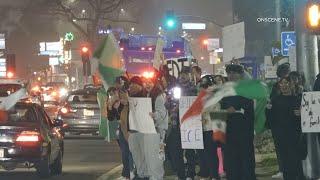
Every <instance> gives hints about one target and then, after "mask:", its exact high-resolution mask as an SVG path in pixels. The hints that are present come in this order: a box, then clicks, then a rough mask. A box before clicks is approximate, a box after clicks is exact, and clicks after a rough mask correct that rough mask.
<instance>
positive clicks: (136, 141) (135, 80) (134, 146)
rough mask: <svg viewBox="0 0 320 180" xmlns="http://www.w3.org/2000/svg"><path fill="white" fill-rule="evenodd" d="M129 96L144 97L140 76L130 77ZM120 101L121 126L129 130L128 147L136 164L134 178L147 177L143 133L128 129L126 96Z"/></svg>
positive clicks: (144, 92)
mask: <svg viewBox="0 0 320 180" xmlns="http://www.w3.org/2000/svg"><path fill="white" fill-rule="evenodd" d="M129 96H130V97H146V96H147V94H146V91H145V89H144V88H143V81H142V79H141V78H140V77H138V76H134V77H132V78H131V79H130V85H129ZM122 103H123V104H124V106H125V107H126V108H124V110H122V113H121V117H120V119H121V121H122V122H121V127H126V128H128V127H129V129H128V131H129V138H128V143H129V149H130V151H131V154H132V158H133V161H134V164H135V166H136V170H137V175H138V177H136V178H148V177H149V173H148V168H147V164H146V158H145V149H144V134H143V133H141V132H138V131H135V130H132V129H130V125H129V124H128V116H129V107H128V105H129V102H128V97H125V96H124V98H122Z"/></svg>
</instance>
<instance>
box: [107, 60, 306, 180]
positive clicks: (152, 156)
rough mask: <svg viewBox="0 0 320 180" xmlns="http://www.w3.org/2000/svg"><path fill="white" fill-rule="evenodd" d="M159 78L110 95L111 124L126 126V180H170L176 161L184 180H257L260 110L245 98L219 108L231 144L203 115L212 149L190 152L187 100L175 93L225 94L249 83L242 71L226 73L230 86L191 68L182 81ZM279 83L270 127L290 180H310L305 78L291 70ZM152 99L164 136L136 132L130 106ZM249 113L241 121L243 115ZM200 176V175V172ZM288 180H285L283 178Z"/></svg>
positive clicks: (120, 83) (122, 131)
mask: <svg viewBox="0 0 320 180" xmlns="http://www.w3.org/2000/svg"><path fill="white" fill-rule="evenodd" d="M154 71H155V72H156V73H155V76H154V77H149V78H144V77H139V76H134V77H131V78H130V79H129V78H127V77H125V76H120V77H117V78H116V79H115V83H114V86H113V87H109V89H108V91H107V94H108V98H107V102H106V104H107V106H106V107H107V112H108V113H107V119H108V120H109V121H118V122H119V128H118V130H117V140H118V144H119V147H120V149H121V155H122V164H123V170H122V177H121V178H122V179H150V180H161V179H164V174H165V170H164V169H165V168H164V161H169V162H170V163H169V164H170V165H171V168H172V169H173V170H174V172H175V173H176V175H177V177H178V179H179V180H185V179H186V180H193V179H195V177H199V178H200V179H212V180H219V179H221V178H222V177H224V176H226V178H227V179H228V180H255V179H256V175H255V153H254V152H255V151H254V144H253V141H254V102H253V101H252V100H250V99H247V98H244V97H241V96H232V97H226V98H224V99H222V100H221V102H220V103H219V107H220V108H221V109H224V110H226V111H227V112H228V113H227V121H226V124H227V126H226V137H225V141H218V140H217V139H216V138H215V136H214V128H213V127H214V123H213V122H214V120H212V119H211V116H210V114H208V113H203V114H202V124H203V142H204V149H198V150H192V149H182V145H181V133H180V121H179V100H177V99H175V98H174V97H173V91H172V89H174V87H179V88H180V89H181V96H197V95H198V93H199V92H200V91H201V90H202V89H207V88H210V87H215V86H221V85H223V84H224V83H225V82H226V81H234V82H237V81H240V80H242V79H243V78H248V77H247V74H246V73H245V71H244V68H243V67H242V66H241V65H237V64H230V65H228V66H227V67H226V72H227V78H225V77H223V76H221V75H202V71H201V68H200V67H198V66H193V67H191V68H190V67H183V68H182V69H181V71H180V73H179V78H177V79H176V78H175V77H174V76H172V75H170V73H169V69H168V67H167V66H161V67H160V69H159V70H154ZM277 75H278V76H279V80H278V82H276V83H275V84H274V86H273V87H272V92H271V95H270V103H269V104H268V106H267V107H266V109H267V110H266V116H267V123H266V127H268V128H270V129H271V132H272V135H273V139H274V144H275V148H276V153H277V157H278V163H279V172H280V173H283V178H284V179H285V180H304V179H305V177H304V173H303V168H302V160H304V159H305V158H306V156H307V150H306V146H307V145H306V137H305V136H304V134H303V133H302V132H301V127H300V122H301V116H300V102H301V97H302V93H303V91H304V88H303V87H304V82H305V80H304V77H303V75H302V74H300V73H298V72H291V71H290V66H289V65H288V64H284V65H282V66H280V67H279V68H278V72H277ZM131 97H148V98H150V99H151V101H152V112H149V116H150V117H152V119H153V120H154V125H155V129H156V132H157V133H156V134H145V133H142V132H139V131H136V130H133V129H131V128H130V124H129V120H128V118H129V111H130V108H129V98H131ZM240 110H241V111H243V113H239V111H240ZM218 148H221V149H222V154H223V156H222V157H223V160H222V161H223V166H224V167H223V169H224V171H225V173H226V174H219V158H221V157H220V156H218V153H217V152H218ZM197 164H198V165H199V167H200V170H199V172H196V165H197ZM281 175H282V174H281Z"/></svg>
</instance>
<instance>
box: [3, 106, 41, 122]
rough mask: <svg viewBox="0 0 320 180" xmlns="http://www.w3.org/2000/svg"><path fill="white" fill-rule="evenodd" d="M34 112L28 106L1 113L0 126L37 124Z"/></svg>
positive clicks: (16, 107)
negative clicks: (7, 124) (6, 124)
mask: <svg viewBox="0 0 320 180" xmlns="http://www.w3.org/2000/svg"><path fill="white" fill-rule="evenodd" d="M35 121H36V119H35V116H34V112H33V110H32V108H31V107H28V106H15V107H14V108H12V109H10V110H9V111H0V124H5V123H23V122H35Z"/></svg>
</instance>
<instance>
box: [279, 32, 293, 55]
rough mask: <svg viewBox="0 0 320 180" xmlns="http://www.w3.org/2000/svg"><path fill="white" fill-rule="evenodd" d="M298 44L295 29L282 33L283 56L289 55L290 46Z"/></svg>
mask: <svg viewBox="0 0 320 180" xmlns="http://www.w3.org/2000/svg"><path fill="white" fill-rule="evenodd" d="M295 45H296V34H295V32H294V31H288V32H282V33H281V53H282V56H289V48H290V47H291V46H295Z"/></svg>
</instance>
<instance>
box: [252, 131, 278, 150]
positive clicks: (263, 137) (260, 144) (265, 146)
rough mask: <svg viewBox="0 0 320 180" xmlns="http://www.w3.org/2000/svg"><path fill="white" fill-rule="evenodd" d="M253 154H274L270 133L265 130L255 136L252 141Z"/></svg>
mask: <svg viewBox="0 0 320 180" xmlns="http://www.w3.org/2000/svg"><path fill="white" fill-rule="evenodd" d="M254 145H255V152H256V153H258V154H268V153H273V152H275V148H274V144H273V138H272V135H271V131H270V130H267V131H265V132H263V133H262V134H259V135H256V136H255V139H254Z"/></svg>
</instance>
